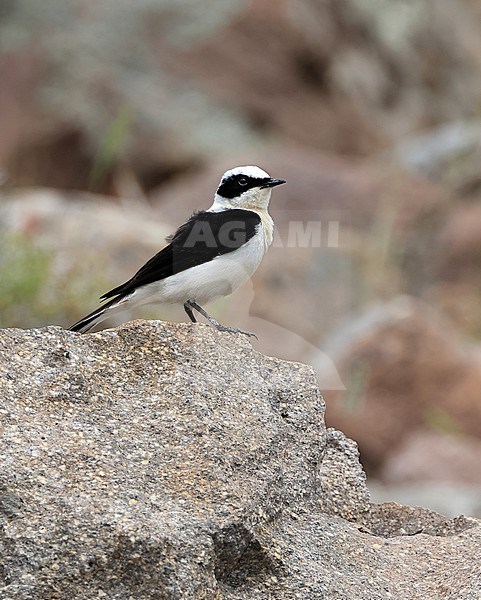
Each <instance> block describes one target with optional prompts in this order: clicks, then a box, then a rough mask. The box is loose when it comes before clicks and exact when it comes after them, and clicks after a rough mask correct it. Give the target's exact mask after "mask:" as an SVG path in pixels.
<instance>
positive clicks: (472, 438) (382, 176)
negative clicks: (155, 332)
mask: <svg viewBox="0 0 481 600" xmlns="http://www.w3.org/2000/svg"><path fill="white" fill-rule="evenodd" d="M480 24H481V21H480V7H479V3H477V2H475V1H473V0H458V1H457V2H456V3H453V2H444V1H439V2H420V1H418V2H408V1H406V0H370V1H366V0H325V1H323V2H317V3H316V2H311V1H310V0H282V1H279V0H263V1H262V2H261V1H259V2H233V1H225V0H222V1H220V0H205V1H204V2H203V3H202V4H201V5H200V4H199V5H197V4H196V3H192V2H187V1H177V0H175V1H172V0H139V1H138V2H136V3H135V4H129V3H126V2H120V3H119V2H115V1H113V0H110V1H108V0H105V1H104V2H102V3H95V2H92V1H91V0H75V1H73V0H44V1H43V2H42V3H38V2H35V0H18V1H15V2H4V3H3V4H2V6H1V8H0V81H1V89H0V131H1V132H2V135H1V136H0V194H1V196H0V272H1V277H0V327H22V328H28V327H37V326H43V325H47V324H57V325H61V326H67V325H69V324H71V323H72V322H74V321H75V320H77V319H78V318H79V317H81V316H83V314H85V313H86V312H88V311H90V310H92V309H93V308H94V307H95V306H96V303H97V298H98V296H100V294H101V293H103V292H105V291H107V290H108V289H109V288H111V287H113V286H115V285H117V284H119V283H120V282H121V281H124V280H125V279H126V278H127V277H129V276H130V275H131V274H132V272H133V271H134V270H136V269H137V268H138V267H139V266H140V265H141V264H142V263H143V262H144V261H145V260H146V259H148V258H149V257H150V256H151V255H152V254H153V253H154V252H156V251H157V250H158V249H159V247H160V246H161V245H162V244H163V243H164V238H165V236H166V235H167V234H168V233H171V232H172V231H173V230H174V229H175V228H176V227H177V226H178V225H179V223H181V222H182V221H183V220H184V219H185V217H186V216H187V215H188V214H189V213H190V211H192V210H194V209H199V208H205V206H206V205H207V204H209V203H210V200H211V197H212V194H213V190H214V189H215V187H216V185H217V183H218V180H219V177H220V175H221V173H222V172H223V171H224V170H225V169H226V168H229V167H232V166H233V165H234V164H248V163H258V164H260V166H262V167H263V168H265V169H267V170H268V171H270V172H272V174H273V175H275V176H278V177H283V178H285V179H287V181H288V184H287V185H286V186H282V188H280V189H279V190H276V193H275V196H274V199H273V204H272V211H271V212H272V214H273V217H274V220H275V222H276V225H277V227H278V235H277V242H280V243H277V244H276V245H275V247H273V248H271V249H270V251H269V253H268V254H267V256H266V258H265V260H264V262H263V264H262V266H261V268H260V269H259V271H258V272H257V273H256V276H255V278H254V279H253V283H252V285H251V286H247V287H246V288H245V289H243V290H240V291H239V292H238V293H237V294H236V295H235V296H234V297H232V298H230V299H227V300H225V301H222V302H220V303H218V304H217V305H215V306H212V307H209V308H211V310H212V311H213V312H214V313H215V314H216V316H217V317H218V318H219V319H221V320H222V321H223V322H225V323H226V324H231V325H234V326H237V327H242V328H244V329H247V330H253V331H255V332H256V333H257V335H258V337H259V341H258V342H256V348H257V349H258V350H259V351H261V352H262V353H265V354H269V355H273V356H277V357H279V358H282V359H288V360H296V361H302V362H306V363H308V364H310V365H311V366H312V367H314V369H315V371H316V375H317V379H318V382H319V385H320V387H321V389H322V391H323V393H324V396H325V398H326V402H327V406H328V409H327V416H326V420H327V423H328V425H329V426H333V427H336V428H339V429H342V430H343V431H345V432H346V434H347V435H349V436H350V437H352V438H353V439H356V440H357V442H358V443H359V447H360V450H361V459H362V462H363V464H364V466H365V468H366V470H367V472H368V475H369V477H370V478H376V480H377V481H378V482H379V483H378V484H376V490H377V491H379V494H380V497H385V495H384V496H383V494H387V497H388V498H390V497H393V494H394V493H395V494H398V495H397V496H396V497H397V498H406V497H408V498H411V502H415V501H416V500H415V499H416V498H420V500H419V501H420V502H422V503H423V504H424V503H425V502H427V497H428V496H430V499H429V505H432V506H438V500H439V499H440V497H442V499H443V500H446V501H447V500H448V499H451V500H450V501H449V503H444V504H443V505H442V506H441V507H440V508H442V510H443V511H446V513H447V514H450V515H454V514H456V511H457V510H458V507H459V506H463V507H467V509H468V512H469V513H470V514H472V515H477V516H479V517H481V482H480V477H479V467H478V463H479V452H480V450H479V444H480V439H481V438H480V436H481V433H480V430H479V422H480V410H481V408H480V407H481V396H480V392H479V389H480V388H479V372H480V369H479V367H480V358H479V356H480V343H479V340H480V337H481V310H480V306H481V303H480V301H479V299H480V297H481V259H480V257H481V246H480V240H481V226H480V223H481V210H480V208H479V201H480V199H481V179H480V176H479V164H480V147H481V146H480V143H479V140H480V139H481V125H480V121H479V107H480V106H481V77H480V72H481V58H480V57H481V48H480V40H481V25H480ZM296 222H302V223H306V222H319V223H321V233H322V237H321V242H320V244H318V245H317V246H315V245H313V244H307V247H306V245H304V246H303V247H301V245H300V244H291V245H289V244H288V243H287V241H288V240H289V239H290V238H289V236H290V232H292V230H291V229H290V228H291V226H292V223H296ZM330 223H334V224H335V223H338V224H339V236H338V238H337V239H336V242H335V243H330V242H329V224H330ZM139 316H140V317H146V318H156V319H158V318H161V319H166V320H168V321H176V320H183V319H185V314H184V313H183V311H182V310H181V309H179V310H176V309H173V310H170V309H169V310H168V309H165V308H159V309H156V310H152V311H149V312H144V313H135V314H126V315H124V318H125V320H127V319H131V318H137V317H139ZM120 322H121V321H115V322H111V323H110V325H118V324H119V323H120ZM386 486H388V489H387V492H385V490H386ZM373 489H374V487H373ZM440 489H442V490H443V493H441V494H440V493H438V490H440ZM429 490H431V493H429ZM425 494H427V495H428V496H426V495H425Z"/></svg>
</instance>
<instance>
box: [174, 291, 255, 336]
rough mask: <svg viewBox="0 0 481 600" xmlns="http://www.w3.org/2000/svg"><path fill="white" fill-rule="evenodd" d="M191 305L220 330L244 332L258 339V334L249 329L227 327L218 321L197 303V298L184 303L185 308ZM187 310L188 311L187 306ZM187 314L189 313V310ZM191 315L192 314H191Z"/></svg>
mask: <svg viewBox="0 0 481 600" xmlns="http://www.w3.org/2000/svg"><path fill="white" fill-rule="evenodd" d="M187 306H189V308H190V309H192V308H193V309H194V310H196V311H197V312H198V313H200V314H201V315H202V316H203V317H205V318H206V319H207V320H208V321H209V323H212V325H213V326H214V327H215V328H216V329H217V330H218V331H227V332H229V333H242V334H243V335H247V336H249V337H255V338H256V339H257V336H256V334H255V333H249V332H248V331H243V330H242V329H237V328H236V327H226V326H225V325H221V324H220V323H219V322H218V321H216V320H215V319H214V317H211V316H210V315H209V313H207V312H206V311H205V310H204V309H203V308H202V306H199V305H198V304H197V302H196V301H195V300H187V302H186V303H185V304H184V308H185V307H187ZM185 310H186V312H187V308H185ZM187 314H189V313H188V312H187ZM189 316H190V315H189Z"/></svg>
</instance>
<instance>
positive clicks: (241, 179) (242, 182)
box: [239, 177, 248, 185]
mask: <svg viewBox="0 0 481 600" xmlns="http://www.w3.org/2000/svg"><path fill="white" fill-rule="evenodd" d="M247 183H248V182H247V179H246V178H245V177H241V178H240V179H239V185H247Z"/></svg>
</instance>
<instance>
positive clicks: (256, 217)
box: [70, 166, 285, 335]
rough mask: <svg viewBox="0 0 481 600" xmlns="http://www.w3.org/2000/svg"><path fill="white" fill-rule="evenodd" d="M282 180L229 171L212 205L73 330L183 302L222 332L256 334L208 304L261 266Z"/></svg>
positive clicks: (258, 173)
mask: <svg viewBox="0 0 481 600" xmlns="http://www.w3.org/2000/svg"><path fill="white" fill-rule="evenodd" d="M282 183H285V180H284V179H273V178H272V177H270V176H269V175H268V174H267V173H266V172H265V171H263V170H262V169H260V168H259V167H254V166H247V167H236V168H235V169H231V170H230V171H227V172H226V173H224V175H223V176H222V179H221V181H220V184H219V187H218V188H217V192H216V194H215V196H214V203H213V204H212V206H211V207H210V208H208V209H207V210H204V211H200V212H196V213H194V214H193V215H192V216H191V217H190V219H189V220H188V221H187V222H186V223H184V224H183V225H181V226H180V227H179V229H177V231H176V232H175V233H174V235H172V236H170V237H169V238H167V241H168V242H169V244H168V245H167V246H166V247H165V248H163V249H162V250H160V252H158V253H157V254H156V255H155V256H153V257H152V258H151V259H150V260H149V261H147V262H146V263H145V265H144V266H143V267H141V268H140V269H139V270H138V271H137V273H136V274H135V275H134V276H133V277H132V278H131V279H129V280H128V281H127V282H126V283H123V284H122V285H119V286H118V287H116V288H114V289H113V290H110V292H107V293H106V294H104V295H103V296H101V299H102V300H108V302H106V303H105V304H104V305H103V306H101V307H100V308H97V310H94V311H93V312H92V313H90V314H89V315H87V316H86V317H84V318H83V319H80V321H78V322H77V323H75V324H74V325H72V327H71V328H70V329H71V330H72V331H81V332H86V331H88V330H89V329H91V328H92V327H94V326H95V325H97V323H100V322H101V321H103V320H104V319H106V318H107V317H109V316H110V315H113V314H116V313H119V312H122V311H124V310H127V309H130V308H132V307H134V306H143V305H146V304H157V303H169V304H182V305H183V306H184V309H185V312H186V313H187V315H188V316H189V318H190V320H191V321H192V322H194V323H195V322H196V318H195V316H194V311H196V312H198V313H200V314H201V315H202V316H203V317H205V318H206V319H207V320H208V321H210V323H212V325H214V326H215V327H216V328H217V329H218V330H219V331H229V332H233V333H245V334H247V335H252V334H249V333H247V332H245V331H241V330H240V329H235V328H232V327H224V326H223V325H221V324H220V323H218V322H217V321H216V320H215V319H214V318H213V317H211V316H210V315H209V314H208V313H207V312H206V311H205V310H204V309H203V308H202V305H203V304H205V303H207V302H211V301H212V300H216V299H217V298H220V297H222V296H227V295H229V294H230V293H232V292H233V291H234V290H235V289H236V288H238V287H239V286H240V285H242V284H243V283H245V282H246V281H247V280H248V279H249V278H250V277H251V275H252V274H253V273H254V271H255V270H256V269H257V267H258V266H259V264H260V262H261V260H262V257H263V256H264V253H265V251H266V250H267V248H268V247H269V245H270V244H271V243H272V237H273V228H274V225H273V222H272V219H271V217H270V215H269V213H268V212H267V209H268V206H269V199H270V196H271V189H272V188H273V187H275V186H276V185H280V184H282Z"/></svg>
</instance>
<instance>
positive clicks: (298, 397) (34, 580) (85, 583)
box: [0, 321, 481, 600]
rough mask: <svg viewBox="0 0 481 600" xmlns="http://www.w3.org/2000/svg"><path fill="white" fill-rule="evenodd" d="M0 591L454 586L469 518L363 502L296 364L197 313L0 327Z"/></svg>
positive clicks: (139, 594)
mask: <svg viewBox="0 0 481 600" xmlns="http://www.w3.org/2000/svg"><path fill="white" fill-rule="evenodd" d="M0 398H1V408H0V416H1V425H0V427H1V434H2V453H1V460H2V469H1V471H0V473H1V475H0V521H1V525H2V532H1V537H0V542H1V550H0V553H1V556H2V563H1V568H0V590H1V591H0V596H1V597H2V598H9V599H10V598H12V599H17V598H18V599H27V598H28V599H30V598H31V599H34V598H35V599H37V598H42V599H50V598H68V597H72V598H82V599H83V598H87V599H88V598H102V597H103V598H115V599H124V598H125V599H127V598H135V599H136V600H137V599H144V598H146V599H147V598H159V599H160V598H166V599H167V598H168V599H176V598H208V599H213V598H218V599H221V598H225V599H245V598H316V599H317V598H329V599H332V598H360V599H364V598H365V599H369V600H372V599H376V598H379V599H385V598H403V599H404V598H430V599H434V598H453V599H454V598H456V600H459V599H474V598H478V597H479V593H480V592H481V586H480V581H481V572H480V565H481V550H480V548H481V528H480V527H479V522H477V521H475V520H474V519H465V518H458V519H454V520H451V521H448V520H447V519H445V518H444V517H442V516H441V515H438V514H436V513H432V512H430V511H426V510H423V509H411V508H407V507H402V506H400V505H396V504H385V505H378V506H376V505H371V504H370V502H369V494H368V491H367V489H366V487H365V481H364V474H363V472H362V469H361V467H360V465H359V462H358V455H357V449H356V446H355V444H354V443H353V442H351V441H349V440H346V438H344V436H343V435H342V434H341V433H339V432H336V431H334V430H328V431H326V429H325V426H324V419H323V416H324V404H323V401H322V398H321V397H320V395H319V392H318V389H317V386H316V382H315V377H314V375H313V372H312V371H311V369H310V368H308V367H305V366H303V365H300V364H295V363H286V362H282V361H279V360H277V359H275V358H268V357H265V356H262V355H260V354H258V353H257V352H255V351H254V350H253V349H252V348H251V346H250V343H249V342H248V341H247V340H246V339H244V338H243V337H232V336H231V335H229V334H219V333H218V332H216V331H215V330H212V329H210V328H208V327H207V326H203V325H185V324H183V325H171V324H166V323H160V322H141V321H136V322H133V323H130V324H128V325H126V326H124V327H121V328H119V329H117V330H107V331H103V332H101V333H95V334H92V335H86V336H81V335H78V334H74V333H71V332H67V331H64V330H62V329H60V328H57V327H48V328H45V329H39V330H29V331H23V330H14V329H10V330H3V331H0Z"/></svg>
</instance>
